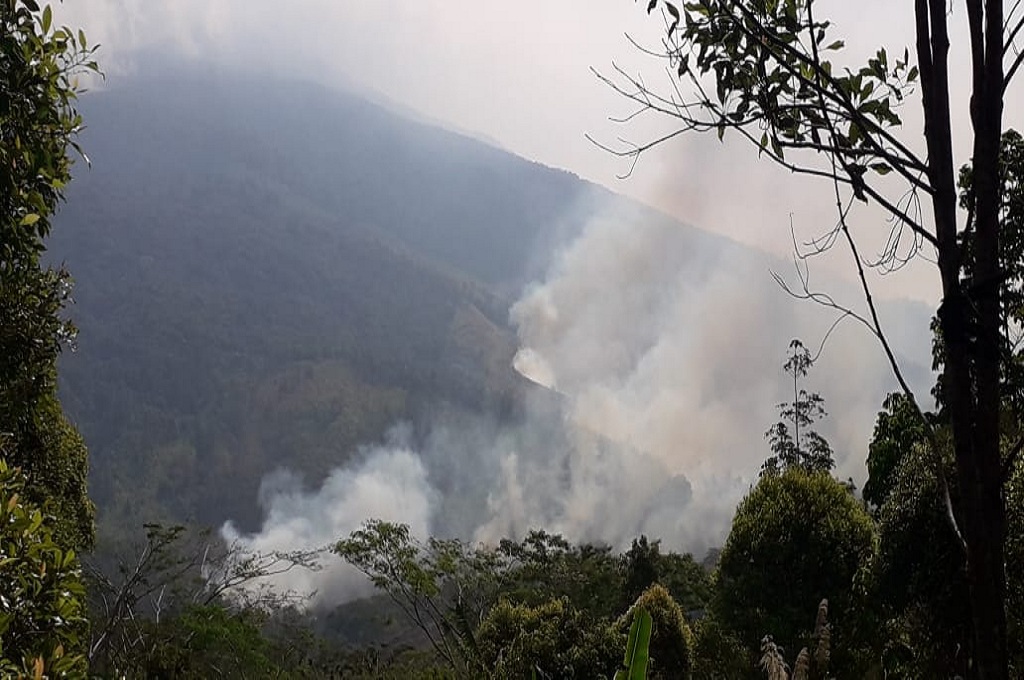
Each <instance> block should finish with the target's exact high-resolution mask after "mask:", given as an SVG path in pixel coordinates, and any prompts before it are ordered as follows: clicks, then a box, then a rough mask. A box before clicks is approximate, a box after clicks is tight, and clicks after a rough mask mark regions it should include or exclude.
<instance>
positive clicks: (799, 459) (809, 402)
mask: <svg viewBox="0 0 1024 680" xmlns="http://www.w3.org/2000/svg"><path fill="white" fill-rule="evenodd" d="M789 351H790V355H789V358H788V359H786V363H785V364H783V366H782V367H783V369H784V370H785V371H786V373H788V374H789V375H791V376H792V377H793V401H791V402H788V403H784V404H779V418H780V420H779V422H778V423H776V424H775V425H772V427H771V428H770V429H769V430H768V432H766V433H765V437H766V438H767V439H768V441H769V443H770V444H771V449H772V455H771V456H770V457H769V458H768V459H767V460H766V461H765V462H764V466H763V467H762V470H761V473H762V474H778V472H779V471H780V470H788V469H789V468H791V467H801V468H803V469H805V470H807V471H809V472H815V471H820V472H830V471H831V470H832V468H833V467H835V464H836V463H835V460H834V459H833V457H832V447H831V446H830V445H829V443H828V442H827V441H826V440H825V438H824V437H822V436H821V435H820V434H818V433H817V432H816V431H814V430H812V429H810V427H811V426H812V425H813V424H814V423H815V421H817V420H820V419H821V418H824V417H825V416H826V415H827V414H826V413H825V400H824V399H823V398H822V397H821V395H819V394H818V393H817V392H808V391H807V390H806V389H803V388H801V387H800V386H799V384H800V379H801V378H806V377H807V371H808V370H810V368H811V367H812V366H813V365H814V360H813V359H812V358H811V353H810V351H808V349H807V348H806V347H804V345H803V343H802V342H800V341H799V340H793V341H792V342H790V343H789ZM790 426H792V428H793V432H792V433H790Z"/></svg>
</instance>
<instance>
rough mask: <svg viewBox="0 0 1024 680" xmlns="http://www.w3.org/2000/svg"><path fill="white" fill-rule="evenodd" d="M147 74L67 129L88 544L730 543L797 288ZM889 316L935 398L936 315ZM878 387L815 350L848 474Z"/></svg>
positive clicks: (781, 394) (229, 79) (383, 115)
mask: <svg viewBox="0 0 1024 680" xmlns="http://www.w3.org/2000/svg"><path fill="white" fill-rule="evenodd" d="M162 73H163V75H154V74H152V73H151V74H148V75H147V76H146V77H145V78H139V79H131V80H124V81H121V82H116V83H113V84H111V86H110V87H109V88H108V89H106V90H104V91H102V92H97V93H94V94H91V95H88V96H86V97H84V98H83V99H82V101H81V108H82V112H83V115H84V117H85V120H86V121H87V122H88V130H87V131H86V133H85V134H84V135H83V139H82V143H83V146H84V147H85V149H86V150H87V152H88V153H89V155H90V157H91V159H92V162H93V166H92V169H91V170H88V171H87V170H85V168H84V167H81V168H79V170H78V172H77V177H76V180H75V182H74V183H73V184H72V186H71V191H70V193H69V199H68V204H67V206H66V207H65V208H64V210H63V212H62V214H61V216H60V221H59V224H58V225H57V228H55V230H54V238H53V240H52V242H51V245H50V251H51V254H52V257H53V258H55V259H56V260H65V261H66V262H67V264H68V266H69V268H70V269H71V271H72V273H73V274H74V276H75V279H76V282H77V283H76V289H75V290H76V295H75V297H76V300H77V304H76V305H75V306H74V307H73V308H72V310H71V313H72V315H73V317H74V319H75V321H76V322H77V324H78V326H79V328H80V331H81V333H80V339H79V343H78V351H77V352H76V353H75V354H69V355H66V356H65V357H64V360H63V364H62V376H63V398H64V403H65V405H66V408H67V409H68V412H69V413H70V414H71V416H72V417H73V418H74V419H75V420H76V421H77V422H78V424H79V426H80V428H81V430H82V432H83V434H84V435H85V437H86V441H87V442H88V443H89V446H90V451H91V454H92V493H93V496H94V498H95V499H96V502H97V503H98V505H99V507H100V518H101V522H105V523H108V524H109V525H111V526H112V525H115V524H117V525H124V524H126V523H140V522H142V521H146V520H155V519H168V518H173V519H177V520H189V521H198V522H201V523H208V524H214V525H219V524H221V523H222V522H224V521H226V520H232V521H233V524H232V525H230V526H229V527H228V528H227V529H226V531H227V533H228V534H230V535H231V536H234V537H238V538H240V539H242V540H245V541H248V542H250V543H251V544H252V545H254V546H257V547H262V548H288V547H304V546H306V547H309V546H314V545H322V544H324V543H325V542H327V541H330V540H331V539H332V538H337V537H339V536H340V535H343V534H344V533H346V532H348V531H351V530H352V529H353V528H355V526H357V525H358V524H359V522H361V521H362V520H364V519H366V518H368V517H370V516H386V517H387V518H390V519H398V520H402V521H406V522H409V523H410V524H412V525H413V527H414V529H416V530H417V531H419V532H421V533H426V532H427V531H434V532H441V533H454V534H459V535H463V536H468V537H474V538H477V539H480V540H495V539H496V538H498V537H501V536H504V535H508V534H521V533H522V532H523V531H525V530H526V529H527V528H530V527H533V526H538V525H544V526H547V527H548V528H551V529H552V530H557V531H562V532H564V533H566V534H567V535H569V536H570V537H572V538H574V539H586V540H602V541H608V542H612V543H614V544H616V545H621V544H622V543H623V542H624V541H625V542H628V540H629V539H630V538H631V537H633V536H635V535H637V534H638V533H640V532H643V531H646V532H648V533H651V534H652V535H657V536H660V537H662V538H663V539H664V541H665V543H666V544H667V545H669V546H673V547H683V548H688V549H694V550H701V549H703V548H706V547H707V546H709V545H713V544H715V543H716V542H717V541H720V540H721V539H722V537H723V536H724V532H725V530H726V529H727V527H728V522H729V520H730V518H731V513H732V510H733V508H734V507H735V503H736V501H737V500H738V499H739V498H740V497H741V496H742V494H743V493H744V492H745V491H746V490H747V488H748V485H749V483H750V481H751V480H752V479H753V478H754V477H755V476H756V473H757V470H758V468H759V466H760V462H761V461H762V460H763V459H764V458H765V456H766V446H765V443H764V439H763V432H764V431H765V430H766V429H767V428H768V426H769V425H770V424H771V423H772V422H773V421H774V419H775V412H774V409H775V404H777V403H778V402H779V401H782V400H783V399H785V398H786V390H787V386H786V384H785V381H784V380H783V379H782V377H783V376H782V372H781V363H782V361H783V360H784V353H785V349H786V346H787V345H788V343H789V340H790V339H791V338H793V337H803V338H804V339H805V340H806V341H807V343H808V344H809V345H814V346H815V347H816V346H817V341H818V340H820V338H821V337H822V336H823V335H824V333H825V331H826V330H827V328H828V326H829V325H830V323H831V322H832V319H833V317H832V316H831V315H829V314H826V313H823V312H822V310H820V309H817V308H815V307H814V306H812V305H807V304H804V303H797V302H796V301H794V300H793V299H792V298H790V297H788V296H786V295H785V294H784V293H783V292H782V291H781V290H779V289H778V287H777V286H775V284H774V283H773V282H772V280H771V276H770V273H769V269H776V270H782V271H783V272H784V273H785V272H787V271H788V269H786V267H787V266H788V265H786V264H785V263H781V262H778V261H777V260H773V259H772V258H770V257H769V256H767V255H765V254H763V253H760V252H757V251H753V250H750V249H747V248H744V247H741V246H739V245H737V244H735V243H732V242H729V241H727V240H725V239H723V238H721V237H717V236H712V235H710V234H707V233H705V232H702V231H700V230H697V229H694V228H692V227H687V226H684V225H681V224H679V223H677V222H674V221H672V220H670V219H668V218H666V217H665V216H663V215H660V214H658V213H656V212H654V211H652V210H649V209H647V208H644V207H642V206H639V205H636V204H633V203H630V202H628V201H626V200H625V199H621V198H619V197H616V196H614V195H613V194H610V193H609V192H607V191H605V190H603V189H599V188H597V187H595V186H593V185H590V184H587V183H585V182H582V181H580V180H579V179H577V178H576V177H574V176H573V175H571V174H569V173H566V172H563V171H559V170H554V169H550V168H546V167H543V166H540V165H538V164H536V163H531V162H529V161H527V160H524V159H522V158H518V157H515V156H513V155H510V154H508V153H506V152H504V151H501V150H498V149H495V148H493V147H490V146H488V145H486V144H483V143H481V142H479V141H474V140H472V139H469V138H467V137H464V136H461V135H458V134H455V133H452V132H449V131H445V130H442V129H439V128H436V127H431V126H429V125H425V124H423V123H419V122H414V121H411V120H408V119H405V118H403V117H401V116H399V115H397V114H396V113H394V112H391V111H388V110H386V109H384V108H381V107H380V106H378V105H375V104H371V103H369V102H367V101H366V100H364V99H361V98H359V97H358V96H355V95H352V94H346V93H343V92H336V91H329V90H325V89H323V88H320V87H318V86H313V85H306V84H301V83H295V82H287V81H276V80H266V79H263V80H257V79H254V78H239V77H238V76H237V75H236V74H219V75H218V74H199V73H197V72H195V71H189V70H170V71H163V72H162ZM815 283H816V284H817V283H819V282H817V281H815ZM820 285H821V287H823V288H825V289H827V290H830V291H832V292H834V293H836V294H837V297H840V298H845V299H846V300H848V301H851V303H852V304H856V301H857V299H858V297H857V294H856V291H852V290H849V289H846V288H843V286H842V284H838V283H833V282H829V281H822V282H820ZM883 313H884V315H885V316H886V317H887V318H888V319H890V320H899V321H900V323H899V324H891V325H893V327H894V330H895V332H896V336H895V337H894V340H895V343H896V346H897V349H898V350H899V351H900V354H901V357H902V358H904V359H906V360H907V362H908V371H909V375H910V378H911V380H912V382H913V383H914V384H915V385H917V386H919V387H923V388H924V389H925V390H926V389H927V386H928V383H929V381H930V377H929V372H928V370H927V365H928V361H929V356H928V346H929V345H928V336H927V319H928V314H929V312H928V310H927V309H925V308H924V307H923V306H920V305H916V304H910V303H889V304H888V306H887V307H886V308H885V309H884V310H883ZM520 349H523V350H524V352H523V353H522V354H520V355H519V357H520V361H519V365H520V366H521V367H524V366H527V367H528V368H527V371H528V373H529V374H530V375H531V376H533V377H534V378H537V379H539V380H541V381H542V382H545V383H546V384H549V385H550V386H552V387H554V388H555V389H556V390H557V391H558V393H560V395H561V396H557V397H556V396H553V393H551V392H545V391H544V390H541V389H539V388H536V387H533V386H531V385H532V384H531V383H529V382H528V381H526V380H525V379H523V378H521V377H520V376H518V375H517V374H516V373H515V372H514V371H513V370H512V362H513V357H514V356H516V353H517V350H520ZM893 384H894V383H893V380H892V378H891V376H890V374H889V372H888V368H887V367H886V365H885V363H884V361H883V357H882V354H881V352H880V351H879V350H878V349H877V348H876V347H875V345H873V344H872V342H871V340H870V338H869V337H868V336H867V334H866V333H864V332H862V331H860V330H857V329H856V327H855V326H853V325H849V324H847V325H846V326H843V327H841V328H840V330H839V331H837V332H836V333H835V334H834V335H833V336H831V339H830V341H829V344H828V346H827V347H826V350H825V352H824V353H823V355H822V358H821V360H820V362H819V364H818V366H816V367H815V369H814V371H813V372H812V375H811V378H810V387H811V388H812V389H817V390H820V391H821V392H822V393H823V395H824V396H825V397H826V399H828V400H829V406H830V411H831V413H832V418H831V419H830V421H829V423H828V425H827V430H826V434H828V435H830V436H831V437H832V439H833V443H834V445H835V447H836V449H837V459H838V462H839V472H840V473H841V474H844V475H847V474H848V475H854V476H858V477H859V475H860V474H862V472H861V470H862V467H863V460H864V446H865V444H866V442H867V439H868V436H869V435H870V431H871V426H872V423H873V415H874V413H875V412H876V411H877V410H878V408H879V405H880V403H881V399H882V397H883V396H884V395H885V393H886V392H887V391H888V390H890V389H891V388H892V386H893ZM301 578H303V579H312V581H310V582H309V583H303V584H300V585H311V586H317V587H319V588H320V589H321V591H322V592H332V588H331V587H330V584H331V583H335V586H334V588H333V592H335V593H342V592H343V591H345V588H346V587H348V586H347V585H346V584H350V583H351V582H352V581H351V580H346V579H349V578H350V577H349V576H346V575H342V574H338V573H333V572H329V573H327V574H321V575H316V576H312V575H304V576H302V577H301ZM330 579H336V581H331V580H330ZM339 579H340V580H339ZM339 584H340V585H339Z"/></svg>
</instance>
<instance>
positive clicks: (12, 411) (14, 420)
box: [0, 0, 97, 548]
mask: <svg viewBox="0 0 1024 680" xmlns="http://www.w3.org/2000/svg"><path fill="white" fill-rule="evenodd" d="M94 50H95V48H90V47H89V46H88V45H87V43H86V38H85V34H84V33H82V32H81V31H78V32H74V31H72V30H71V29H70V28H67V27H57V26H55V25H54V24H53V12H52V10H51V8H50V7H49V6H47V7H45V8H44V9H40V7H39V5H38V4H37V3H36V2H35V0H3V1H2V2H0V455H2V456H3V457H4V458H5V459H6V460H7V461H8V462H9V463H10V464H12V465H14V466H17V467H19V468H21V469H22V470H23V472H24V473H25V475H26V478H27V483H26V486H25V492H26V494H27V497H28V498H29V500H31V501H32V502H33V503H35V504H37V505H43V504H44V503H48V509H49V512H51V513H52V514H53V515H54V517H55V523H54V525H53V529H54V535H55V537H56V539H57V541H58V543H60V544H61V545H65V546H70V547H75V548H83V547H88V546H89V545H90V544H91V543H92V540H93V507H92V503H91V502H90V501H89V497H88V494H87V491H86V477H87V472H88V461H87V454H86V450H85V445H84V443H83V442H82V439H81V437H80V436H79V434H78V432H77V431H76V430H75V428H74V426H73V425H71V423H69V422H68V420H67V419H66V418H65V416H64V413H63V411H62V409H61V407H60V402H59V401H58V399H57V356H58V354H59V353H60V350H61V347H62V345H64V344H65V343H67V342H70V341H71V340H72V339H73V337H74V327H73V326H72V325H71V324H70V323H69V322H68V321H66V320H65V319H64V318H63V317H62V316H61V312H62V310H63V308H64V305H65V304H66V302H67V301H68V300H69V291H70V279H69V277H68V274H67V272H66V271H65V270H64V269H63V268H61V269H57V270H55V269H52V268H48V267H44V266H43V265H42V264H41V262H40V256H41V254H42V252H43V250H44V239H45V237H46V236H47V234H48V233H49V231H50V220H51V218H52V216H53V214H54V212H55V211H56V209H57V206H58V204H59V203H60V202H61V201H62V200H63V198H64V188H65V186H66V185H67V183H68V182H69V181H70V180H71V166H72V158H71V156H70V155H69V152H70V151H72V150H73V149H75V150H77V149H78V147H77V143H76V141H75V138H76V136H77V134H78V132H79V130H80V129H81V127H82V120H81V116H80V115H79V114H78V112H77V111H76V110H75V105H74V104H75V98H76V96H77V94H78V92H79V88H78V85H77V81H76V78H77V76H78V75H79V74H80V73H81V72H82V71H84V70H92V71H96V69H97V66H96V63H95V62H94V61H92V59H91V58H92V54H93V51H94Z"/></svg>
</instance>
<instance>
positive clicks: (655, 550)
mask: <svg viewBox="0 0 1024 680" xmlns="http://www.w3.org/2000/svg"><path fill="white" fill-rule="evenodd" d="M622 570H623V587H622V594H623V597H624V598H625V601H624V606H625V605H631V604H632V603H633V602H635V601H636V599H637V598H638V597H640V595H641V594H643V592H644V591H646V590H647V589H648V588H649V587H650V586H651V585H653V584H655V583H658V584H661V585H662V586H664V588H665V589H666V590H667V591H668V593H669V594H670V595H671V596H672V599H674V600H675V601H676V602H678V603H679V606H680V607H682V608H683V611H684V612H690V611H694V610H703V609H704V608H705V607H706V606H707V605H708V603H709V602H710V601H711V594H712V587H711V578H710V577H709V575H708V572H707V571H705V569H704V567H702V566H701V565H699V564H697V562H696V561H695V560H694V559H693V556H692V555H689V554H686V555H680V554H679V553H674V552H669V553H664V554H662V552H661V541H660V540H655V541H648V540H647V536H640V538H638V539H637V538H635V539H633V544H632V545H631V546H630V548H629V550H627V551H626V552H625V553H623V555H622Z"/></svg>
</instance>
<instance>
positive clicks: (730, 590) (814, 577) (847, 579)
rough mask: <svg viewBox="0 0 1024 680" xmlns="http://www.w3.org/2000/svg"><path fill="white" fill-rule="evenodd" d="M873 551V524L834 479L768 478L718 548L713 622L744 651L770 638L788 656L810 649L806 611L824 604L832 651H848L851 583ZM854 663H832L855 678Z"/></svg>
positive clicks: (809, 475) (818, 475)
mask: <svg viewBox="0 0 1024 680" xmlns="http://www.w3.org/2000/svg"><path fill="white" fill-rule="evenodd" d="M874 549H875V535H874V528H873V526H872V522H871V518H870V517H869V516H868V514H867V512H866V511H865V510H864V509H863V508H862V507H861V505H860V503H858V502H857V499H855V498H854V497H853V494H852V493H850V491H849V490H848V489H847V488H846V487H845V486H843V485H842V484H841V483H839V482H838V481H836V480H835V479H833V478H832V477H831V476H829V475H827V474H825V473H822V472H807V471H805V470H803V469H801V468H799V467H794V468H790V469H789V470H786V471H784V472H782V473H780V474H778V475H765V476H763V477H761V479H760V480H759V481H758V483H757V486H755V487H754V489H753V490H752V491H751V492H750V494H748V495H747V497H746V498H744V499H743V501H741V502H740V505H739V507H738V508H737V510H736V516H735V518H734V519H733V523H732V528H731V529H730V531H729V537H728V539H727V540H726V543H725V547H724V548H723V549H722V556H721V561H720V562H719V566H718V581H717V584H716V594H715V601H714V605H713V609H714V615H715V618H716V619H717V620H718V621H719V622H720V623H721V624H722V625H723V626H725V627H726V628H727V629H728V630H731V631H734V632H735V633H736V634H737V635H738V637H739V638H740V641H741V642H742V643H743V644H744V645H745V646H746V647H747V648H748V649H749V650H756V649H759V648H760V644H761V639H762V637H763V636H764V635H765V634H770V635H772V636H773V638H774V639H775V640H776V641H777V642H778V643H779V644H780V645H782V646H783V648H784V649H785V650H786V651H787V653H790V652H791V651H795V650H799V649H800V648H801V647H804V646H808V645H810V640H809V638H808V634H809V633H810V632H811V631H810V630H809V627H808V624H809V622H808V621H807V612H808V611H815V609H816V607H817V606H818V603H819V602H820V601H821V600H822V599H823V598H826V599H828V601H829V603H830V605H831V607H830V615H831V618H832V620H833V621H834V622H835V624H836V627H837V631H839V633H838V634H837V638H838V640H837V641H836V642H835V644H834V648H835V649H837V650H841V649H848V650H851V651H852V649H853V644H852V641H850V642H849V643H848V642H847V640H850V638H851V637H852V636H851V635H850V633H849V631H851V630H852V629H853V626H852V625H849V624H848V622H852V621H853V620H854V617H855V614H856V613H857V610H856V608H857V597H856V594H855V588H854V585H855V577H857V576H858V574H859V572H861V571H862V570H863V569H864V567H865V566H866V565H867V564H868V561H869V559H870V557H871V556H872V554H873V552H874ZM844 634H845V637H844V636H843V635H844ZM851 656H852V655H851ZM852 661H853V659H844V660H843V661H842V662H840V661H837V663H836V664H835V667H836V668H837V669H839V670H841V671H843V672H845V673H847V674H848V675H846V676H843V677H857V676H856V675H855V674H856V672H857V669H855V668H853V667H851V664H852ZM751 665H752V664H751Z"/></svg>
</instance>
